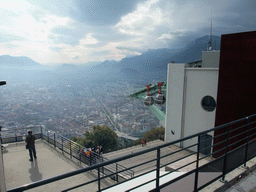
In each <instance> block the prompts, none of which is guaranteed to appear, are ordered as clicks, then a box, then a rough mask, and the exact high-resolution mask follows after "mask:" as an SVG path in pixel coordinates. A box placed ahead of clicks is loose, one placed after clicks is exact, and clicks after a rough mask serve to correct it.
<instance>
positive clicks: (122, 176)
mask: <svg viewBox="0 0 256 192" xmlns="http://www.w3.org/2000/svg"><path fill="white" fill-rule="evenodd" d="M41 136H42V139H43V140H45V141H47V142H48V143H49V144H51V145H53V146H54V147H55V148H58V149H59V150H61V151H62V153H66V154H68V155H69V156H70V158H71V159H72V158H75V159H76V160H78V161H79V162H80V164H81V163H84V164H86V165H89V166H91V165H94V164H98V163H101V162H104V161H108V159H107V158H104V157H103V156H102V155H99V154H98V153H96V152H91V153H90V154H89V155H87V154H86V153H85V152H84V149H85V147H83V146H82V145H79V144H78V143H76V142H74V141H72V140H70V139H68V138H66V137H63V136H62V135H60V134H58V133H55V132H54V131H52V130H48V129H45V128H43V127H41ZM118 170H125V171H122V172H121V173H119V174H117V172H118ZM100 172H101V173H103V174H104V175H111V174H114V175H111V176H110V178H111V179H113V180H115V181H117V182H120V181H125V180H126V179H129V178H132V177H133V176H134V171H132V170H130V169H128V170H127V169H126V167H125V166H122V165H120V164H118V163H115V164H110V165H106V166H104V167H102V168H101V169H100Z"/></svg>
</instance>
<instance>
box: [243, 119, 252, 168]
mask: <svg viewBox="0 0 256 192" xmlns="http://www.w3.org/2000/svg"><path fill="white" fill-rule="evenodd" d="M246 119H247V122H248V126H247V138H246V146H245V155H244V168H246V161H247V153H248V143H249V137H250V127H251V119H249V118H248V117H246Z"/></svg>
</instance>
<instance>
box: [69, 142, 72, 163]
mask: <svg viewBox="0 0 256 192" xmlns="http://www.w3.org/2000/svg"><path fill="white" fill-rule="evenodd" d="M69 143H70V158H71V159H72V148H71V145H72V143H71V141H69Z"/></svg>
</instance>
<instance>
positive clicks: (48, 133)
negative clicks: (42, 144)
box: [47, 130, 49, 143]
mask: <svg viewBox="0 0 256 192" xmlns="http://www.w3.org/2000/svg"><path fill="white" fill-rule="evenodd" d="M47 137H48V143H49V130H47Z"/></svg>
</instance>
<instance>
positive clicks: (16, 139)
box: [15, 129, 18, 142]
mask: <svg viewBox="0 0 256 192" xmlns="http://www.w3.org/2000/svg"><path fill="white" fill-rule="evenodd" d="M15 141H16V142H18V138H17V133H16V129H15Z"/></svg>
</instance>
